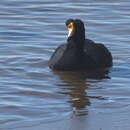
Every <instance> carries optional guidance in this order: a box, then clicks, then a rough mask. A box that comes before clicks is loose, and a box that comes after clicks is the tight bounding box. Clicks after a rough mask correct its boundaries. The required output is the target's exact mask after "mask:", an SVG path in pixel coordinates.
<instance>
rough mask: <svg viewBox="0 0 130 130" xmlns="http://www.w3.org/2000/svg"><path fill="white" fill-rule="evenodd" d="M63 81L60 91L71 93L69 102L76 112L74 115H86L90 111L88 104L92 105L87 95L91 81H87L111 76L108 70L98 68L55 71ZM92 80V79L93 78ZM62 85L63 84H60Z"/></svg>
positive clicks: (66, 93)
mask: <svg viewBox="0 0 130 130" xmlns="http://www.w3.org/2000/svg"><path fill="white" fill-rule="evenodd" d="M53 73H54V74H56V75H57V76H58V77H59V78H60V79H61V80H62V82H63V84H64V85H62V87H61V89H62V91H60V92H59V93H62V94H65V95H69V96H70V99H69V101H68V102H69V103H70V104H71V107H72V109H73V112H74V114H73V115H74V116H80V115H86V114H87V113H88V111H87V106H89V105H91V103H90V101H89V98H88V96H87V92H86V90H87V88H88V87H89V85H90V84H91V82H87V79H89V78H92V79H97V80H96V81H97V82H100V81H101V80H102V79H103V78H109V77H108V76H107V74H108V70H100V71H99V70H98V71H94V72H92V71H91V72H59V71H53ZM91 81H92V80H91ZM58 86H61V84H58Z"/></svg>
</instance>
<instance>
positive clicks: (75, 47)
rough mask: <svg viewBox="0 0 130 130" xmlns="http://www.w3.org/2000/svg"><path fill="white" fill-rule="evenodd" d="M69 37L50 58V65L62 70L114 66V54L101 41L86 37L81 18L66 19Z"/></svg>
mask: <svg viewBox="0 0 130 130" xmlns="http://www.w3.org/2000/svg"><path fill="white" fill-rule="evenodd" d="M66 26H67V29H68V39H67V42H66V43H65V44H62V45H60V46H59V47H58V48H57V49H56V50H55V52H54V53H53V54H52V56H51V58H50V60H49V67H50V68H51V69H53V70H61V71H80V70H81V71H87V70H95V69H104V68H108V67H111V66H112V64H113V63H112V55H111V53H110V52H109V50H108V49H107V48H106V47H105V46H104V45H103V44H101V43H95V42H94V41H92V40H89V39H85V27H84V23H83V22H82V21H81V20H80V19H75V20H74V19H68V20H67V21H66Z"/></svg>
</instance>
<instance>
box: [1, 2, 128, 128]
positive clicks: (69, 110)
mask: <svg viewBox="0 0 130 130" xmlns="http://www.w3.org/2000/svg"><path fill="white" fill-rule="evenodd" d="M129 14H130V2H129V0H118V1H117V0H115V1H112V0H110V1H104V0H100V1H98V0H96V1H94V0H91V1H89V0H88V1H86V0H81V1H79V0H75V1H74V0H64V1H61V0H55V1H53V0H26V1H25V0H19V1H18V0H1V1H0V100H1V101H0V128H1V129H4V130H8V129H9V130H10V129H13V130H14V129H15V130H16V129H17V128H23V127H24V128H25V127H29V126H32V125H38V124H39V122H42V123H43V124H44V123H48V122H53V121H56V120H63V119H71V118H74V119H75V118H79V117H82V116H84V117H85V118H89V117H90V116H88V115H89V113H105V114H109V113H124V114H127V112H128V111H127V110H128V108H130V80H129V79H130V68H129V66H130V51H129V50H130V37H129V36H130V15H129ZM68 18H80V19H82V20H83V21H84V23H85V27H86V37H87V38H89V39H92V40H94V41H95V42H98V43H100V42H101V43H104V44H105V46H107V47H108V48H109V50H110V51H111V52H112V55H113V60H114V66H113V68H112V69H111V70H110V73H109V74H108V75H107V77H109V78H103V79H95V78H87V77H86V76H85V74H84V73H76V72H75V73H62V72H61V73H55V72H53V71H52V70H50V69H49V68H48V65H47V62H48V59H49V58H50V56H51V55H52V53H53V52H54V50H55V48H56V47H57V46H59V45H60V44H62V43H64V42H65V41H66V38H67V29H66V27H65V21H66V20H67V19H68ZM117 118H118V117H117ZM126 120H128V121H130V119H125V120H121V121H119V122H118V121H117V124H118V125H119V129H120V130H122V129H123V128H124V129H125V130H127V128H130V124H129V123H128V121H126ZM104 123H106V122H105V121H104ZM121 124H126V125H125V126H127V127H125V126H123V127H121ZM46 130H47V128H46ZM114 130H115V129H114Z"/></svg>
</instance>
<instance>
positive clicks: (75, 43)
mask: <svg viewBox="0 0 130 130" xmlns="http://www.w3.org/2000/svg"><path fill="white" fill-rule="evenodd" d="M67 41H68V46H70V47H73V48H75V49H76V50H77V52H79V53H81V52H83V48H84V42H85V37H81V36H80V35H79V36H75V37H68V39H67Z"/></svg>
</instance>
